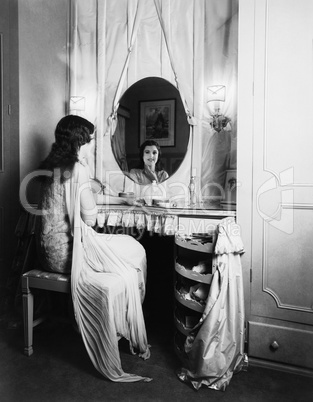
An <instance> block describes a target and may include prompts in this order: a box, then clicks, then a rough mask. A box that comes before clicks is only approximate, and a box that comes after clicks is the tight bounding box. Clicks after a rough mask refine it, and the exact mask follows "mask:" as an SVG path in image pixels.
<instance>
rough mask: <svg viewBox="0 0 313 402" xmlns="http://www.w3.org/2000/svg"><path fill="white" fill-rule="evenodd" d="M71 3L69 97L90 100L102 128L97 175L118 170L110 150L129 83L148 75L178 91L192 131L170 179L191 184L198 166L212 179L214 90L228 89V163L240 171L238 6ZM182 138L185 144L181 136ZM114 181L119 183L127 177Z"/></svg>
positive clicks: (187, 1)
mask: <svg viewBox="0 0 313 402" xmlns="http://www.w3.org/2000/svg"><path fill="white" fill-rule="evenodd" d="M71 4H72V5H71V32H72V35H71V52H70V95H71V96H84V97H85V99H86V108H85V111H83V112H82V113H81V114H82V115H83V116H84V117H86V118H88V119H89V120H91V121H92V122H94V123H95V124H96V127H97V133H96V144H97V145H96V148H97V149H96V158H95V161H94V166H95V168H96V172H95V174H96V176H97V177H98V178H99V179H100V180H101V181H105V178H106V174H107V173H108V172H112V171H119V167H118V165H117V162H116V161H115V158H114V155H113V153H112V150H111V135H112V134H113V133H114V130H115V127H116V118H115V112H116V111H117V108H118V101H119V99H120V97H121V95H122V94H123V93H124V91H125V90H126V89H127V88H128V87H129V86H131V85H132V84H133V83H135V82H136V81H138V80H140V79H142V78H145V77H149V76H156V77H161V78H164V79H166V80H168V81H169V82H171V83H172V84H173V85H175V86H176V87H177V88H178V90H179V92H180V95H181V98H182V101H183V104H184V106H185V109H186V119H187V120H188V122H189V124H190V127H191V129H190V132H191V137H192V139H193V141H190V142H189V146H188V150H187V156H186V158H185V160H184V162H183V164H182V165H181V167H180V169H179V170H178V171H177V172H176V173H175V174H174V175H173V177H172V178H170V179H169V181H172V182H173V181H180V182H183V183H188V182H189V176H190V173H191V170H190V169H191V167H193V168H195V169H196V175H197V177H198V178H200V177H202V178H203V180H202V181H204V182H205V180H206V179H205V178H206V177H207V178H208V177H209V174H208V170H209V169H210V163H207V158H206V155H207V154H210V152H209V150H208V147H209V143H210V138H211V137H212V136H213V134H214V132H213V130H212V129H211V127H210V124H209V122H210V115H211V114H213V113H214V108H215V106H216V105H214V102H210V103H207V99H206V96H207V87H208V86H210V85H216V84H222V85H225V86H226V100H225V102H221V103H220V111H221V113H223V114H225V115H226V116H227V117H229V118H230V119H231V130H230V131H229V137H230V143H231V148H230V149H229V151H228V153H229V156H228V160H229V161H230V163H231V165H232V166H231V167H232V168H233V167H234V165H235V164H236V160H235V155H236V148H235V147H236V121H237V117H236V112H237V52H238V46H237V41H238V35H237V22H238V1H234V0H218V1H216V0H119V1H116V0H72V2H71ZM109 134H110V135H109ZM126 135H127V133H126ZM176 136H177V139H179V133H176ZM202 156H203V157H202ZM113 176H114V175H112V174H111V175H110V178H111V180H113V181H114V180H115V184H116V185H117V186H119V183H122V182H123V177H122V176H123V175H122V174H119V175H118V174H116V177H115V179H114V177H113ZM197 184H198V186H199V185H200V184H201V183H200V180H198V181H197ZM202 184H203V183H202ZM198 194H200V193H199V189H198Z"/></svg>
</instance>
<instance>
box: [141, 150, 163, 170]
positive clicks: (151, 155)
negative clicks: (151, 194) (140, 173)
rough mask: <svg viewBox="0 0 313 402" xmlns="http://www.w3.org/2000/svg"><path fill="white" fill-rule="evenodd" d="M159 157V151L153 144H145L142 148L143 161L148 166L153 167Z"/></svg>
mask: <svg viewBox="0 0 313 402" xmlns="http://www.w3.org/2000/svg"><path fill="white" fill-rule="evenodd" d="M158 158H159V151H158V148H157V147H156V146H155V145H147V146H146V147H145V149H144V150H143V163H144V164H145V165H147V166H149V168H150V169H151V168H153V169H154V167H155V165H156V163H157V161H158Z"/></svg>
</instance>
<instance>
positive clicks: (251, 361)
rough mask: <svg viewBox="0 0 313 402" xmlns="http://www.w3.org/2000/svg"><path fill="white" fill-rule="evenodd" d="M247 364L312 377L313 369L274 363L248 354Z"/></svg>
mask: <svg viewBox="0 0 313 402" xmlns="http://www.w3.org/2000/svg"><path fill="white" fill-rule="evenodd" d="M249 366H256V367H264V368H268V369H271V370H277V371H285V372H286V373H292V374H298V375H302V376H305V377H312V378H313V370H310V369H305V368H302V367H296V366H290V365H287V364H282V363H274V362H270V361H267V360H261V359H256V358H253V357H250V356H249Z"/></svg>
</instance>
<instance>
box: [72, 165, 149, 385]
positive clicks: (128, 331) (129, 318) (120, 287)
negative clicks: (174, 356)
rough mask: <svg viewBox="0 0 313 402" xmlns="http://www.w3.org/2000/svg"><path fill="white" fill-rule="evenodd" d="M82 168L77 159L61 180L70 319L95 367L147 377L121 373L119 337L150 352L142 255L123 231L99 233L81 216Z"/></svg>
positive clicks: (108, 373)
mask: <svg viewBox="0 0 313 402" xmlns="http://www.w3.org/2000/svg"><path fill="white" fill-rule="evenodd" d="M84 169H86V167H85V166H83V165H82V164H80V163H76V164H75V167H74V170H73V172H72V176H71V177H70V178H69V179H68V180H66V181H65V182H64V189H65V191H64V196H65V205H66V210H67V212H68V217H69V223H70V228H71V233H72V238H73V253H72V268H71V290H72V298H73V305H74V313H75V318H76V321H77V324H78V328H79V331H80V333H81V335H82V338H83V341H84V344H85V347H86V349H87V352H88V354H89V357H90V359H91V361H92V363H93V365H94V367H95V368H96V369H97V370H98V371H99V372H100V373H101V374H103V375H104V376H105V377H106V378H108V379H110V380H112V381H116V382H132V381H150V380H151V379H150V378H149V377H142V376H139V375H136V374H130V373H125V372H124V371H123V369H122V366H121V360H120V354H119V348H118V341H119V339H120V338H121V337H124V338H126V339H127V340H128V341H129V345H130V352H131V353H133V354H138V355H139V356H140V357H142V358H143V359H148V358H149V357H150V350H149V345H148V342H147V334H146V328H145V323H144V317H143V312H142V302H143V299H144V296H145V283H146V272H147V266H146V254H145V250H144V248H143V247H142V246H141V244H140V243H138V242H137V241H136V240H135V239H133V238H132V237H131V236H128V235H110V234H100V233H97V232H96V231H95V230H93V229H92V228H91V227H89V226H87V225H86V224H85V223H84V221H83V220H82V218H81V211H80V194H81V191H82V190H83V189H84V188H85V187H86V186H89V185H90V184H89V183H88V181H87V182H86V180H85V178H86V172H84Z"/></svg>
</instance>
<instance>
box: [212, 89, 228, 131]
mask: <svg viewBox="0 0 313 402" xmlns="http://www.w3.org/2000/svg"><path fill="white" fill-rule="evenodd" d="M207 90H208V94H207V96H208V100H207V103H209V102H213V101H214V102H215V112H214V114H213V115H211V117H212V122H211V123H210V124H211V127H213V128H214V130H215V131H217V132H220V131H221V130H222V129H223V128H224V127H226V125H227V123H228V122H229V121H230V119H229V118H228V117H226V116H224V115H222V114H220V107H219V102H225V97H226V87H225V85H212V86H209V87H208V88H207Z"/></svg>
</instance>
